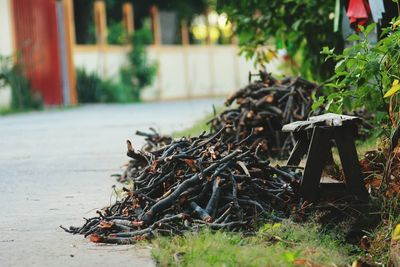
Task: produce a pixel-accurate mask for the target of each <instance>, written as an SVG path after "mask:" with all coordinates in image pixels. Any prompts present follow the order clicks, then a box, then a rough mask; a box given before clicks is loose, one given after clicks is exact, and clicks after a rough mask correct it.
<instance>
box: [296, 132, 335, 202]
mask: <svg viewBox="0 0 400 267" xmlns="http://www.w3.org/2000/svg"><path fill="white" fill-rule="evenodd" d="M330 137H331V133H330V132H329V131H328V130H324V129H321V128H318V127H315V128H314V130H313V134H312V138H311V143H310V146H309V148H308V155H307V162H306V166H305V168H304V174H303V179H302V181H301V186H300V194H301V195H302V196H303V197H304V199H306V200H309V201H312V202H315V201H317V200H318V198H319V184H320V181H321V175H322V170H323V169H324V167H325V164H326V160H327V158H328V155H329V150H330V149H331V146H330V144H329V139H330Z"/></svg>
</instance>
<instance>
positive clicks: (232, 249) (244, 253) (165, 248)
mask: <svg viewBox="0 0 400 267" xmlns="http://www.w3.org/2000/svg"><path fill="white" fill-rule="evenodd" d="M343 240H344V239H343V238H342V237H341V236H338V235H334V234H332V233H324V232H323V231H322V230H321V229H320V227H319V225H318V224H316V223H313V222H310V223H305V224H297V223H294V222H292V221H290V220H287V221H284V222H282V223H279V224H265V225H264V226H262V227H261V228H260V230H259V231H258V232H257V233H256V234H255V235H253V236H249V237H245V236H243V234H240V233H231V232H222V231H217V232H213V231H211V230H202V231H200V232H198V233H188V234H186V235H184V236H176V237H168V238H166V237H161V238H158V239H156V240H155V241H154V243H153V244H154V245H155V248H154V249H153V251H152V255H153V257H154V258H155V259H156V261H157V262H158V263H159V264H160V265H161V266H170V265H172V266H293V265H294V264H295V263H301V262H303V263H304V262H307V261H308V262H313V263H318V264H328V265H332V264H336V265H345V264H349V263H351V257H350V256H349V254H350V252H351V251H352V250H353V249H354V248H353V247H352V246H350V245H345V244H344V241H343Z"/></svg>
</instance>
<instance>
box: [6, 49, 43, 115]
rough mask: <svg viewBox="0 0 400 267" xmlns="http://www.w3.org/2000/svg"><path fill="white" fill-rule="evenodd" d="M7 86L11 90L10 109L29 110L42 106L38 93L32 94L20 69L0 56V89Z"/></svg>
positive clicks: (9, 59)
mask: <svg viewBox="0 0 400 267" xmlns="http://www.w3.org/2000/svg"><path fill="white" fill-rule="evenodd" d="M6 85H8V86H9V87H10V88H11V109H12V110H30V109H40V108H42V106H43V102H42V98H41V96H40V94H39V93H34V92H33V91H32V88H31V86H30V83H29V80H28V79H27V78H26V77H25V76H24V74H23V72H22V69H21V67H20V66H19V65H18V64H14V63H13V61H12V58H11V57H4V56H0V89H1V88H2V87H4V86H6Z"/></svg>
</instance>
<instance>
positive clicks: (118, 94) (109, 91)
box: [76, 69, 131, 103]
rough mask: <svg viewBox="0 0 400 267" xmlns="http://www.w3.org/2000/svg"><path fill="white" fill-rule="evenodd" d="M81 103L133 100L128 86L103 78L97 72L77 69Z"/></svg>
mask: <svg viewBox="0 0 400 267" xmlns="http://www.w3.org/2000/svg"><path fill="white" fill-rule="evenodd" d="M76 73H77V90H78V100H79V103H98V102H128V101H130V100H131V98H130V97H129V93H128V90H127V88H126V87H125V86H124V85H123V84H121V83H118V82H114V81H112V80H102V79H101V78H100V77H99V75H97V74H96V73H88V72H86V70H84V69H77V71H76Z"/></svg>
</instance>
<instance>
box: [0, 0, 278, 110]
mask: <svg viewBox="0 0 400 267" xmlns="http://www.w3.org/2000/svg"><path fill="white" fill-rule="evenodd" d="M215 10H216V8H215V5H214V4H212V2H211V3H210V1H205V0H188V1H178V0H172V1H162V0H159V1H138V0H35V1H31V0H0V24H1V25H2V27H1V28H0V36H1V39H0V68H1V69H0V73H1V76H0V86H1V88H0V109H3V110H6V109H9V108H14V109H30V108H39V107H40V106H43V105H44V106H60V105H67V106H68V105H76V104H78V103H88V102H92V103H93V102H137V101H160V100H176V99H191V98H204V97H215V96H225V95H228V94H229V93H231V92H233V91H234V90H236V89H238V88H239V87H241V86H243V85H245V84H246V83H247V81H248V72H249V71H250V70H251V69H252V68H253V63H252V62H251V61H246V59H245V57H244V56H239V55H238V52H239V49H238V46H237V38H235V36H234V35H233V34H232V24H231V23H230V22H229V21H228V20H227V16H226V14H225V13H218V12H217V11H215ZM275 65H276V64H274V62H271V63H270V64H269V65H268V70H269V71H272V72H274V73H279V71H278V70H277V69H276V68H275V67H274V66H275ZM2 78H3V79H2Z"/></svg>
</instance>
